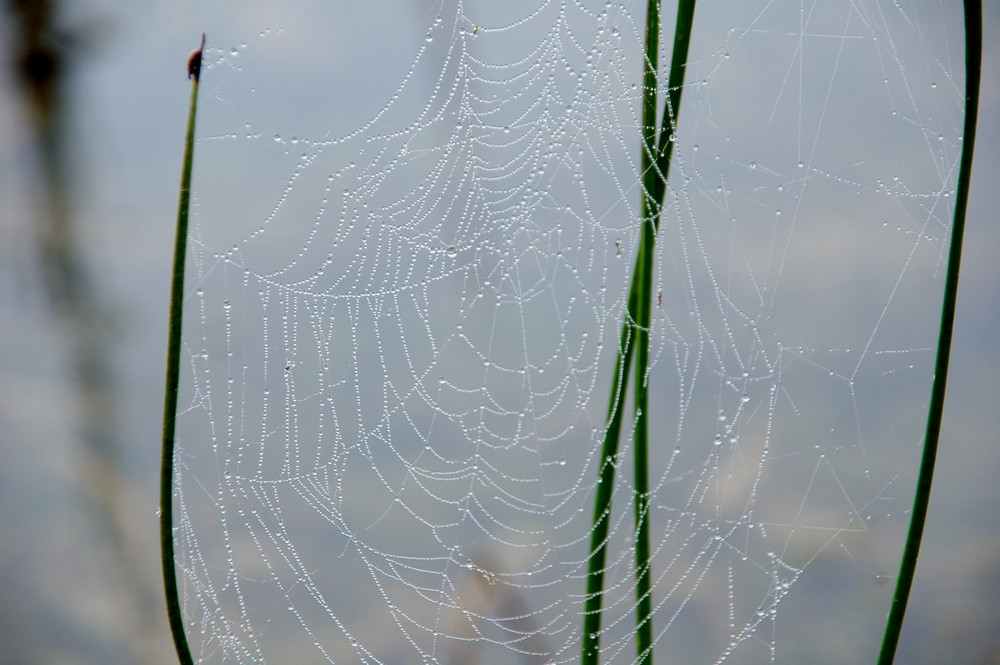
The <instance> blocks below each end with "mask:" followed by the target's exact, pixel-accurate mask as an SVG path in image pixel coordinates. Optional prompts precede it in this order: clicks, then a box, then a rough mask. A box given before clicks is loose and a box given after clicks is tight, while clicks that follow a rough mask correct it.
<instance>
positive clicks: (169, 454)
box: [160, 35, 205, 665]
mask: <svg viewBox="0 0 1000 665" xmlns="http://www.w3.org/2000/svg"><path fill="white" fill-rule="evenodd" d="M204 49H205V35H202V36H201V47H200V48H198V49H197V50H195V51H194V52H192V53H191V56H190V57H189V58H188V78H190V79H192V80H193V82H192V84H191V104H190V107H189V109H188V120H187V133H186V135H185V138H184V161H183V166H182V167H181V187H180V200H179V202H178V204H177V237H176V239H175V244H174V266H173V273H172V276H171V284H170V315H169V329H168V332H167V377H166V386H165V389H164V398H163V445H162V448H161V457H160V562H161V565H162V567H163V592H164V596H165V598H166V602H167V618H168V619H169V621H170V633H171V635H172V636H173V640H174V648H175V649H176V650H177V659H178V661H179V662H180V663H181V665H193V664H194V659H193V658H192V657H191V649H190V647H189V646H188V642H187V637H186V636H185V631H184V617H183V615H182V613H181V603H180V592H179V591H178V589H177V570H176V564H175V556H174V529H173V526H174V510H173V496H174V483H173V480H174V431H175V426H176V423H177V391H178V383H179V377H180V355H181V330H182V315H183V310H184V265H185V261H186V255H187V235H188V209H189V208H190V204H191V171H192V165H193V163H194V124H195V116H196V112H197V108H198V84H199V82H200V81H201V58H202V53H203V51H204Z"/></svg>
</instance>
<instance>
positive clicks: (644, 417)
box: [580, 0, 695, 665]
mask: <svg viewBox="0 0 1000 665" xmlns="http://www.w3.org/2000/svg"><path fill="white" fill-rule="evenodd" d="M694 7H695V0H681V1H680V2H679V4H678V7H677V20H676V26H675V29H674V46H673V52H672V55H671V62H670V74H669V77H668V81H667V88H668V90H667V99H666V102H665V104H664V109H663V120H662V121H661V122H660V123H659V125H657V122H656V115H657V107H658V102H659V100H658V95H657V91H658V90H659V87H660V76H659V63H658V58H659V49H660V45H659V36H660V2H659V0H648V4H647V11H646V37H645V39H646V49H645V58H644V60H643V101H642V146H641V150H642V155H641V157H642V159H641V169H642V171H641V173H642V175H641V177H642V212H641V219H640V224H641V229H640V238H639V248H638V252H637V254H636V263H635V267H634V269H633V272H632V278H631V282H630V285H629V297H628V306H627V310H626V314H625V318H624V320H623V321H622V331H621V337H620V345H619V347H618V353H617V357H616V363H615V373H614V376H613V379H612V388H611V396H610V399H609V404H608V421H607V429H606V430H605V435H604V441H603V444H602V446H601V458H600V465H599V472H598V473H599V479H598V485H597V492H596V496H595V502H594V517H593V530H592V531H591V540H590V552H591V554H590V559H589V561H588V573H587V594H586V600H585V601H584V615H583V646H582V651H581V659H580V662H581V665H597V663H598V660H599V655H600V631H601V606H602V600H603V593H604V568H605V562H606V558H607V552H606V548H607V539H608V524H609V518H610V513H611V495H612V489H613V485H614V475H615V467H616V464H615V463H614V460H615V459H616V456H617V454H618V448H619V441H620V437H621V425H622V415H623V413H624V403H625V392H626V386H627V385H628V381H629V373H630V369H631V365H632V363H633V358H634V362H635V367H636V370H635V388H634V389H635V397H634V418H635V426H634V431H633V441H634V444H633V445H634V453H633V485H634V492H635V500H634V504H633V507H634V511H635V575H636V617H635V621H636V651H637V654H638V663H639V665H652V662H653V624H652V611H653V610H652V608H653V603H652V595H651V583H650V579H651V577H650V575H651V570H650V567H651V562H650V547H649V392H648V378H649V377H648V368H649V328H650V321H651V316H652V290H653V286H652V285H653V260H654V257H655V245H656V233H657V230H658V229H659V222H660V214H661V211H662V210H663V199H664V196H665V194H666V191H667V179H668V177H669V174H670V163H671V156H672V154H673V146H674V139H675V134H676V128H677V117H678V111H679V109H680V103H681V95H682V93H683V88H684V73H685V65H686V63H687V54H688V48H689V46H690V43H691V30H692V26H693V24H694Z"/></svg>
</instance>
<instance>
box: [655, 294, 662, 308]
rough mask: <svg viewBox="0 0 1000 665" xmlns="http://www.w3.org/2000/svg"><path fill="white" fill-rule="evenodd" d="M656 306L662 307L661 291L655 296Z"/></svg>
mask: <svg viewBox="0 0 1000 665" xmlns="http://www.w3.org/2000/svg"><path fill="white" fill-rule="evenodd" d="M656 306H657V307H663V291H660V292H659V293H658V294H656Z"/></svg>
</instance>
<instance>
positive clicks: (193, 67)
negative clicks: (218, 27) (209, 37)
mask: <svg viewBox="0 0 1000 665" xmlns="http://www.w3.org/2000/svg"><path fill="white" fill-rule="evenodd" d="M204 50H205V33H204V32H203V33H201V46H199V47H198V48H196V49H195V50H193V51H191V55H189V56H188V78H193V79H194V80H195V81H199V80H201V53H202V51H204Z"/></svg>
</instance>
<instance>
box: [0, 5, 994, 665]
mask: <svg viewBox="0 0 1000 665" xmlns="http://www.w3.org/2000/svg"><path fill="white" fill-rule="evenodd" d="M310 4H315V3H304V2H303V3H280V6H274V3H253V2H251V3H245V2H244V3H236V2H221V1H220V2H209V3H203V2H202V3H196V2H188V1H180V2H166V1H162V0H153V1H151V2H147V3H115V2H111V1H110V0H103V1H101V0H6V2H5V3H4V5H3V11H2V13H0V59H2V60H3V66H2V67H0V173H2V177H0V455H2V464H0V663H18V664H21V663H23V664H29V665H30V664H34V663H46V664H60V663H78V664H86V663H110V664H114V663H150V664H152V663H171V662H174V656H173V650H172V646H171V643H170V640H169V636H168V633H167V624H166V620H165V618H164V611H163V600H162V588H161V580H160V574H159V560H158V556H159V552H158V540H157V521H156V502H157V499H156V487H157V482H158V481H157V472H158V462H159V435H160V419H161V408H162V407H161V403H162V380H163V379H162V377H163V363H164V350H165V345H166V313H167V290H168V284H169V268H170V261H171V251H172V241H173V232H174V228H173V224H174V217H175V214H176V212H175V208H176V197H177V181H178V177H179V171H180V159H181V149H182V146H181V141H182V137H183V131H184V127H183V123H184V120H185V115H186V110H187V103H188V95H189V83H188V81H187V80H186V79H185V76H184V64H185V61H186V57H187V54H188V53H189V52H190V51H191V49H193V48H194V47H195V46H197V42H198V39H199V37H200V34H201V32H206V33H208V36H209V37H208V38H209V45H210V47H215V48H217V49H225V50H226V51H228V50H229V49H230V48H233V49H237V48H238V47H239V45H240V44H241V42H243V41H245V40H248V39H249V38H250V37H252V36H253V37H255V36H256V35H257V34H258V33H259V32H260V31H262V30H264V29H265V27H267V26H279V25H282V24H283V23H286V24H287V23H291V22H294V20H295V16H296V13H297V12H298V11H299V10H301V9H302V8H304V7H306V6H308V5H310ZM377 4H387V3H377ZM399 4H400V5H406V3H399ZM410 10H412V19H413V21H414V22H415V25H418V27H417V28H415V29H416V30H420V29H421V28H420V27H419V25H422V24H425V23H426V20H427V16H428V13H427V5H426V3H421V5H420V7H419V8H418V7H416V6H414V7H411V8H409V9H408V10H407V11H410ZM357 11H359V9H358V7H347V6H346V3H345V8H344V12H345V20H344V25H346V26H349V25H350V24H351V22H350V18H349V15H350V13H351V12H357ZM430 15H431V16H432V14H430ZM985 20H986V25H985V34H986V52H985V54H984V80H983V90H982V95H983V96H982V102H981V107H980V125H979V136H978V143H977V151H976V162H975V168H974V172H973V185H972V198H971V202H970V208H969V221H968V229H967V236H966V243H965V256H964V263H963V273H962V282H961V288H960V293H959V308H958V320H957V323H956V333H955V342H954V353H953V357H952V369H951V376H950V382H949V397H948V403H947V408H946V416H945V424H944V431H943V435H942V444H941V452H940V457H939V462H938V468H937V473H936V480H935V489H934V494H933V497H932V502H931V510H930V517H929V522H928V526H927V532H926V536H925V540H924V546H923V550H922V557H921V561H920V565H919V567H918V571H917V581H916V585H915V588H914V593H913V597H912V598H911V604H910V607H911V609H910V613H909V615H908V618H907V622H906V625H905V626H904V631H903V636H902V641H901V644H902V646H901V655H900V662H907V663H915V662H926V663H934V662H963V663H981V664H989V663H1000V618H998V615H997V612H996V610H995V608H996V606H997V604H998V603H1000V483H998V482H997V481H996V478H997V475H998V473H1000V445H997V444H998V436H997V432H998V429H1000V415H998V414H1000V409H998V407H997V395H998V394H1000V349H998V344H997V342H998V335H997V332H996V331H997V330H998V329H1000V307H998V305H997V296H998V288H997V284H1000V262H998V261H997V259H996V256H995V255H996V248H997V247H998V246H1000V228H998V225H997V224H995V223H994V222H995V219H996V215H997V211H998V210H1000V188H998V187H996V182H997V180H998V178H1000V124H998V123H997V122H996V119H997V118H1000V76H997V73H998V72H1000V44H998V43H997V42H996V41H995V40H993V39H991V38H990V35H996V34H1000V2H997V1H996V0H989V1H988V2H986V8H985ZM344 29H346V28H344ZM330 38H331V40H335V39H336V38H337V35H331V36H330ZM955 46H956V48H958V46H959V45H958V44H956V45H955ZM218 53H219V52H218V51H217V52H216V56H215V57H214V58H213V56H212V55H211V52H210V54H209V55H208V56H206V61H207V62H213V60H214V61H216V62H217V61H219V60H220V58H219V57H218ZM232 62H236V61H235V60H234V61H232ZM314 64H315V63H314ZM341 64H342V63H341ZM227 66H228V65H227ZM225 70H226V67H220V68H219V69H218V70H216V71H217V72H222V73H221V74H220V76H224V75H225ZM287 75H288V76H289V77H295V76H299V75H303V76H305V75H306V74H305V73H303V72H302V71H300V70H299V68H297V67H296V66H295V64H294V61H293V62H292V64H291V65H290V66H289V68H288V71H287ZM387 85H388V84H387ZM206 87H207V90H205V91H204V92H205V93H206V94H209V95H211V90H212V86H211V85H209V86H206ZM377 94H381V93H377ZM196 178H197V174H196ZM935 306H936V304H935ZM824 630H830V631H833V632H836V629H835V628H831V627H824Z"/></svg>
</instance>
